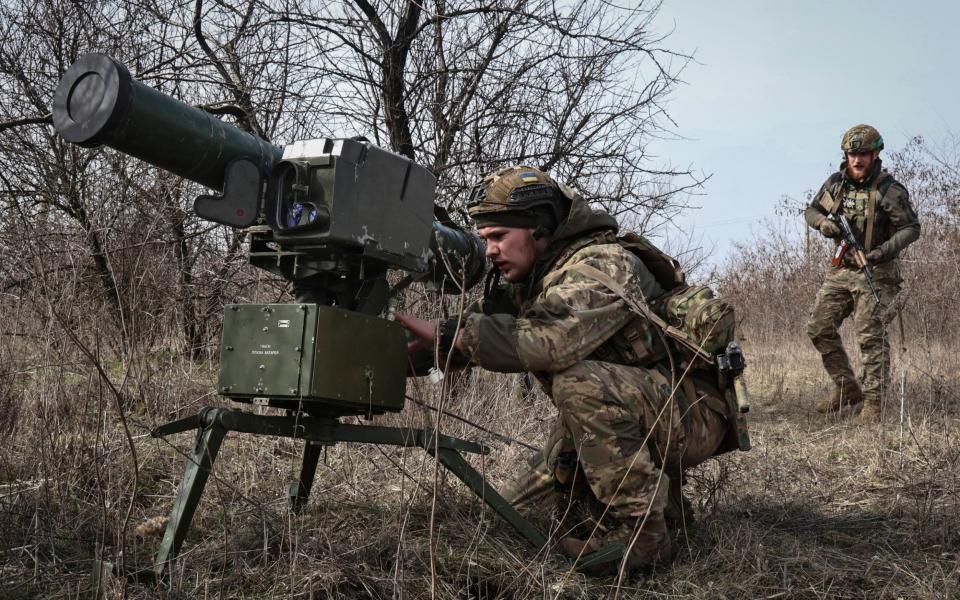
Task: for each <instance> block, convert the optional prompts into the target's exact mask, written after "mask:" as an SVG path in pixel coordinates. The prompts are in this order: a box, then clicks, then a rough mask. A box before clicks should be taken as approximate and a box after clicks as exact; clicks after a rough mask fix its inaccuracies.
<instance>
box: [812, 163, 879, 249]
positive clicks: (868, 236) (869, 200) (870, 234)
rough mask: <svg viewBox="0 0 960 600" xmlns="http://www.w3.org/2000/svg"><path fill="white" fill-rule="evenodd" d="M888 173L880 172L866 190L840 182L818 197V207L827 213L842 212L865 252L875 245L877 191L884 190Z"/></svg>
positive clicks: (876, 233)
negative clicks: (819, 205) (821, 207)
mask: <svg viewBox="0 0 960 600" xmlns="http://www.w3.org/2000/svg"><path fill="white" fill-rule="evenodd" d="M889 178H890V174H889V173H887V172H886V171H881V172H880V173H879V174H878V175H877V176H876V177H875V178H874V180H873V182H872V183H871V184H870V185H869V186H868V187H855V186H852V185H849V184H847V183H845V182H844V181H842V180H841V181H839V182H837V183H836V184H835V185H833V186H831V189H829V190H826V191H825V192H824V194H823V196H822V197H821V198H820V204H821V206H823V208H824V209H826V211H827V212H828V213H830V214H838V213H840V212H842V213H843V214H844V215H846V216H847V218H848V219H849V220H850V226H851V227H852V228H853V233H854V235H856V236H857V239H858V240H859V241H860V243H861V244H863V249H864V251H865V252H869V251H870V250H873V248H874V246H875V245H876V244H877V243H878V242H877V240H876V238H877V236H878V232H877V230H878V226H877V225H878V223H877V221H878V213H877V209H878V205H879V204H880V198H881V197H882V196H883V194H882V193H881V191H880V188H881V187H883V188H887V187H889V186H887V185H884V183H886V182H887V179H889Z"/></svg>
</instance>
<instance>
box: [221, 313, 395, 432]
mask: <svg viewBox="0 0 960 600" xmlns="http://www.w3.org/2000/svg"><path fill="white" fill-rule="evenodd" d="M406 373H407V352H406V336H405V334H404V330H403V327H401V326H400V324H399V323H396V322H394V321H388V320H386V319H381V318H379V317H373V316H369V315H364V314H360V313H357V312H353V311H348V310H344V309H340V308H335V307H330V306H323V305H318V304H230V305H227V307H226V311H225V314H224V318H223V337H222V344H221V348H220V379H219V382H218V384H217V389H218V391H219V392H220V394H221V395H223V396H227V397H229V398H231V399H233V400H238V401H241V402H250V401H254V400H257V399H263V400H264V401H266V403H268V404H271V405H275V406H281V407H290V408H292V407H302V408H304V409H305V410H307V411H309V412H323V413H327V414H342V415H346V414H378V413H383V412H386V411H399V410H401V409H402V408H403V404H404V399H405V387H406Z"/></svg>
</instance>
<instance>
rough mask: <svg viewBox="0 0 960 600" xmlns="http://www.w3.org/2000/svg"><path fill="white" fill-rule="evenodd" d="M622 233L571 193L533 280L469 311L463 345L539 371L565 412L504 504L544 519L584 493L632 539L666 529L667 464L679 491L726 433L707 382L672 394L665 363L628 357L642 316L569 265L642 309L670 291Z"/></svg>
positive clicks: (479, 356)
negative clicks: (642, 527) (689, 470)
mask: <svg viewBox="0 0 960 600" xmlns="http://www.w3.org/2000/svg"><path fill="white" fill-rule="evenodd" d="M616 231H617V223H616V220H615V219H614V218H613V217H611V216H610V215H609V214H607V213H604V212H600V211H591V209H590V208H589V207H588V206H587V204H586V202H584V201H583V200H582V199H580V198H573V199H572V205H571V207H570V210H569V214H568V216H566V218H565V219H564V220H563V221H562V222H561V223H560V224H559V227H557V228H556V230H555V231H554V232H553V234H552V236H551V246H550V247H549V248H548V249H547V250H546V252H545V253H543V254H542V255H541V256H540V257H538V261H537V263H536V264H535V265H534V268H533V271H532V273H531V274H530V276H529V277H528V278H527V279H526V280H525V281H523V282H521V283H514V284H510V285H506V286H501V287H499V288H498V289H497V291H496V292H494V293H490V294H488V295H487V297H486V298H485V299H484V301H483V302H482V303H479V304H478V305H476V306H474V307H473V308H472V309H471V310H470V311H468V313H467V314H466V315H465V316H464V318H463V323H462V332H461V337H460V341H459V342H458V347H460V348H461V349H462V350H465V354H466V355H467V356H468V357H469V360H470V361H471V362H472V363H473V364H476V365H479V366H481V367H483V368H485V369H488V370H491V371H499V372H506V373H518V372H530V373H532V374H534V376H536V377H537V379H538V380H539V381H540V383H541V384H542V385H543V387H544V389H545V390H546V392H547V393H548V394H549V395H550V397H551V398H552V400H553V402H554V404H555V406H556V408H557V410H558V412H559V416H558V419H557V422H556V424H555V425H554V427H553V431H552V433H551V434H550V436H549V442H548V444H547V445H546V447H545V448H544V450H543V451H542V452H541V453H539V454H538V455H537V456H536V457H534V459H533V460H532V461H531V463H530V467H529V469H528V471H527V472H525V473H524V474H522V475H521V476H520V477H519V478H518V479H517V480H516V482H515V483H514V484H513V485H512V486H511V487H510V490H509V491H508V492H507V494H506V496H507V497H508V499H510V500H511V501H512V502H514V503H515V504H516V505H517V506H518V507H520V508H521V509H523V508H537V509H539V510H540V511H541V512H542V511H543V510H544V509H545V508H548V507H550V508H552V507H551V506H549V505H550V504H551V503H552V502H553V500H557V501H559V504H560V505H563V504H564V503H565V501H566V500H565V499H569V494H570V493H571V492H575V493H578V494H580V495H582V496H586V497H589V499H590V500H591V501H592V502H593V504H594V505H595V506H598V507H599V508H600V511H599V512H600V513H605V517H604V523H605V524H606V525H607V527H606V530H607V531H609V534H608V537H607V539H605V540H604V542H608V541H625V539H624V536H626V535H629V534H630V533H631V532H632V531H633V530H634V527H635V525H636V523H637V522H638V519H642V518H644V517H645V515H646V518H647V522H648V523H649V522H657V521H659V522H660V523H662V521H663V510H664V504H665V501H666V498H667V490H668V486H669V483H670V479H669V477H668V476H667V475H666V474H665V473H664V469H666V470H667V472H672V473H674V478H675V479H676V481H675V482H674V483H675V485H677V486H679V483H680V482H679V475H678V474H679V473H680V471H682V468H683V467H685V466H692V465H695V464H697V463H699V462H701V461H703V460H705V459H706V458H708V457H710V456H712V455H713V454H714V453H715V451H716V450H717V448H718V447H719V446H720V443H721V441H722V440H723V438H724V435H725V433H726V424H725V423H726V422H725V419H724V417H723V416H721V413H722V412H723V409H722V408H721V407H722V406H723V401H722V400H721V399H720V394H719V392H717V390H716V389H715V388H714V387H713V385H712V384H711V383H710V381H711V376H710V375H708V374H701V373H697V374H695V375H688V377H689V378H690V382H691V383H692V385H690V384H688V385H686V386H683V385H679V387H678V389H677V390H676V392H675V394H673V393H672V390H673V386H672V385H671V380H672V376H671V372H670V369H669V366H668V364H667V363H666V361H661V362H659V363H654V364H645V365H644V366H643V367H640V366H634V365H632V364H630V361H629V360H624V359H623V358H622V357H623V356H624V355H623V353H622V352H621V349H622V348H623V345H622V344H623V340H622V339H621V336H622V335H623V332H624V331H625V329H626V328H627V327H628V325H629V324H630V323H631V322H632V321H633V320H634V319H635V318H636V314H635V313H634V312H632V310H631V309H630V308H629V307H628V306H627V304H626V302H625V301H624V300H623V299H621V298H620V297H619V296H618V295H617V294H616V293H614V292H612V291H611V290H610V289H608V288H606V287H604V286H603V285H602V284H600V283H598V282H597V281H595V280H593V279H591V278H589V277H587V276H585V275H582V274H581V273H580V272H577V271H575V270H574V269H572V268H570V267H572V266H573V265H576V264H587V265H590V266H592V267H594V268H596V269H599V270H601V271H603V272H604V273H606V274H607V275H609V276H610V277H612V278H613V279H615V280H616V281H618V282H620V284H621V285H622V286H623V287H624V288H625V289H626V290H628V292H629V293H631V294H632V295H633V296H634V298H635V299H636V300H638V301H639V302H646V301H647V300H648V299H654V298H656V297H657V296H659V295H661V294H663V289H662V288H661V287H660V285H659V284H658V283H657V281H656V280H655V279H654V277H653V275H652V274H651V273H650V271H649V270H648V269H647V268H646V266H645V265H644V264H643V262H642V261H641V260H640V259H639V258H637V256H635V255H634V254H633V253H631V252H630V251H629V250H627V249H625V248H623V247H622V246H621V245H620V244H619V243H617V240H616ZM679 376H680V373H677V377H679ZM712 377H713V380H715V376H712ZM693 395H695V396H696V397H691V396H693ZM664 456H665V457H666V459H667V460H666V461H664V460H663V458H664ZM665 462H666V464H665ZM578 473H579V474H580V476H579V477H577V476H576V474H578ZM551 498H552V499H553V500H550V499H551Z"/></svg>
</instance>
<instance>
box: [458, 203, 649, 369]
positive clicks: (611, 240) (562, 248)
mask: <svg viewBox="0 0 960 600" xmlns="http://www.w3.org/2000/svg"><path fill="white" fill-rule="evenodd" d="M617 228H618V226H617V222H616V220H615V219H614V218H613V217H612V216H610V215H609V214H607V213H606V212H603V211H593V210H591V209H590V208H589V206H588V205H587V203H586V202H585V201H584V200H582V199H580V198H577V199H576V200H574V202H573V204H572V206H571V209H570V214H569V216H568V217H567V219H566V220H565V221H564V222H563V223H561V224H560V226H559V227H558V229H557V230H556V232H555V233H554V236H553V241H552V242H551V245H550V247H549V248H548V249H547V251H546V252H545V253H544V255H543V256H542V257H541V258H540V259H539V260H538V262H537V263H536V264H535V265H534V268H533V270H532V272H531V274H530V276H529V277H528V278H527V280H526V281H523V282H520V283H514V284H509V285H506V286H502V287H501V288H499V289H498V290H497V291H496V293H494V294H491V295H490V296H489V297H487V298H485V299H484V300H483V301H481V302H480V303H478V304H476V305H474V306H473V307H471V309H470V310H468V311H467V313H466V314H465V315H464V318H463V323H462V333H461V337H460V344H459V346H460V348H461V350H464V353H465V354H466V355H467V356H468V357H469V359H470V361H471V362H472V363H473V364H476V365H479V366H480V367H482V368H484V369H487V370H490V371H499V372H504V373H517V372H523V371H529V372H533V373H535V374H537V375H539V376H541V377H547V378H549V374H551V373H556V372H559V371H562V370H564V369H567V368H568V367H570V366H572V365H574V364H575V363H577V362H579V361H581V360H584V359H587V358H591V357H592V356H593V357H594V358H595V353H596V352H597V351H598V349H600V347H601V346H604V345H605V343H606V342H608V341H609V340H611V338H613V337H614V336H615V334H617V333H618V332H619V331H621V330H622V329H624V327H625V326H626V325H627V324H628V323H630V322H631V320H633V318H634V317H635V313H633V312H632V310H631V309H630V307H628V306H627V304H626V302H625V301H624V300H623V299H622V298H621V297H620V296H618V295H617V294H616V293H615V292H613V291H611V290H609V289H608V288H606V287H605V286H604V285H602V284H601V283H598V282H597V281H595V280H593V279H590V278H588V277H586V276H584V275H582V274H580V273H579V272H576V271H575V270H574V269H570V268H569V267H570V266H572V265H574V264H577V263H585V264H587V265H590V266H592V267H594V268H596V269H599V270H601V271H603V272H604V273H606V274H607V275H609V276H610V277H612V278H613V279H614V280H616V281H617V282H619V283H620V284H621V285H622V286H623V287H624V288H625V289H626V290H627V292H628V293H629V294H631V295H632V296H633V297H634V299H635V300H637V301H639V302H642V303H646V302H647V301H649V300H652V299H654V298H656V297H658V296H660V295H662V294H663V293H664V291H663V288H662V287H661V286H660V285H659V284H658V283H657V281H656V280H655V279H654V276H653V275H652V274H651V273H650V271H649V270H648V269H647V267H646V266H645V265H644V264H643V262H641V260H640V259H639V258H638V257H637V256H636V255H634V254H633V253H632V252H630V251H629V250H627V249H625V248H623V247H622V246H621V245H620V244H619V243H617V238H616V233H617Z"/></svg>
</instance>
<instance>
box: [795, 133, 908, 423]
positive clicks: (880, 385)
mask: <svg viewBox="0 0 960 600" xmlns="http://www.w3.org/2000/svg"><path fill="white" fill-rule="evenodd" d="M880 147H881V148H882V140H881V141H880ZM836 212H840V213H842V214H844V215H846V216H847V218H848V219H849V221H850V224H851V227H852V229H853V231H854V234H855V235H856V237H857V239H858V241H860V243H861V244H862V245H863V247H864V251H865V252H866V253H868V254H869V253H870V252H871V251H879V257H877V260H876V261H874V265H873V278H874V286H875V287H876V290H877V292H878V293H879V295H880V304H879V305H878V304H877V303H876V301H875V300H874V299H873V296H872V295H871V293H870V290H869V287H868V286H867V281H866V276H865V275H864V274H863V273H862V271H861V270H860V269H859V268H858V267H857V265H856V263H855V262H854V259H853V257H852V252H848V253H847V255H846V256H845V259H844V263H843V264H842V265H841V266H839V267H834V266H832V265H831V266H829V267H828V268H827V271H826V274H825V275H824V280H823V285H822V286H821V287H820V291H819V293H818V294H817V299H816V302H815V303H814V305H813V308H812V309H811V311H810V319H809V321H808V322H807V335H808V336H809V337H810V339H811V341H812V342H813V345H814V346H815V347H816V349H817V350H818V351H819V352H820V354H821V357H822V359H823V366H824V368H825V369H826V371H827V373H828V374H829V375H830V378H831V379H832V380H833V382H834V383H835V385H836V387H837V390H838V391H837V393H835V394H834V396H833V397H834V398H835V399H836V400H835V401H834V402H825V403H821V405H818V410H821V411H824V412H825V411H826V410H836V409H839V399H840V398H841V395H840V392H842V394H843V397H846V398H851V399H852V402H856V401H858V400H859V399H860V398H861V397H862V399H863V400H864V402H865V403H866V404H865V406H868V405H869V406H870V412H874V411H875V412H877V413H878V412H879V407H880V403H881V401H882V398H883V395H884V393H885V392H886V390H887V389H888V387H889V382H890V342H889V340H888V339H887V336H886V333H885V325H886V323H885V315H886V314H887V312H888V308H889V307H890V305H891V304H892V302H893V300H894V298H895V297H896V295H897V293H898V292H899V291H900V283H901V281H902V280H901V278H900V262H899V260H898V258H897V257H898V256H899V254H900V252H901V251H902V250H903V249H904V248H906V247H907V246H908V245H909V244H911V243H912V242H914V241H915V240H916V239H917V238H918V237H919V236H920V223H919V221H918V220H917V215H916V213H915V212H914V210H913V207H912V206H911V205H910V199H909V196H908V194H907V190H906V188H904V187H903V186H902V185H901V184H900V183H898V182H897V181H896V180H895V179H894V178H893V176H892V175H890V174H889V173H887V172H886V171H885V170H883V168H882V164H881V161H880V159H879V158H877V159H875V161H874V165H873V170H872V172H871V173H870V174H869V175H868V176H867V178H866V179H865V180H864V181H862V182H860V183H857V182H854V181H852V180H851V179H850V178H849V176H848V173H847V168H846V163H844V164H843V165H841V168H840V170H839V171H838V172H837V173H834V174H833V175H831V176H830V177H829V178H828V179H827V181H826V182H825V183H824V184H823V186H822V187H821V188H820V191H819V192H818V193H817V195H816V196H814V198H813V201H812V202H811V204H810V206H808V207H807V209H806V211H805V213H804V217H805V219H806V222H807V224H808V225H809V226H810V227H812V228H813V229H819V228H820V227H821V225H822V223H823V221H824V219H826V218H827V215H828V214H830V213H836ZM871 213H872V215H871ZM870 222H872V232H871V231H870V228H868V223H870ZM836 241H837V243H838V244H839V240H836ZM850 315H853V322H854V327H855V329H856V335H857V341H858V343H859V345H860V354H861V356H862V358H863V367H864V369H863V381H862V386H861V385H859V384H858V382H857V379H856V377H855V375H854V373H853V370H852V369H851V368H850V361H849V359H848V358H847V354H846V352H844V349H843V344H842V343H841V340H840V334H839V332H838V330H839V328H840V325H841V323H842V322H843V320H844V319H846V318H847V317H848V316H850ZM861 390H862V395H861Z"/></svg>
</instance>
